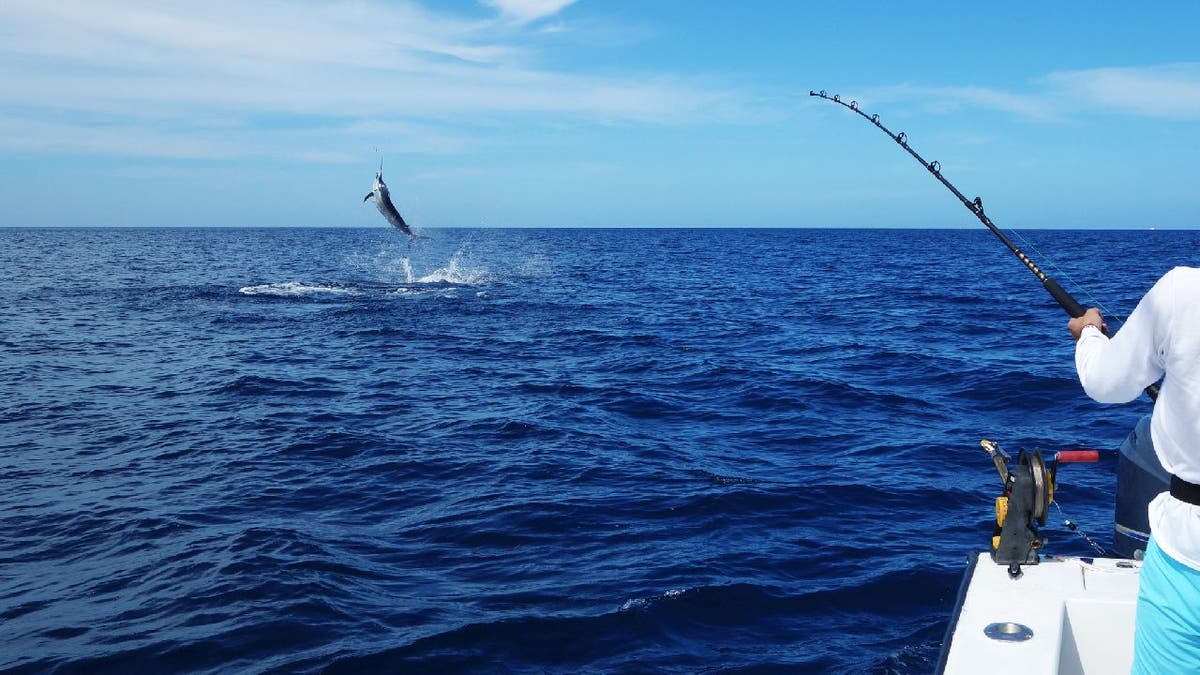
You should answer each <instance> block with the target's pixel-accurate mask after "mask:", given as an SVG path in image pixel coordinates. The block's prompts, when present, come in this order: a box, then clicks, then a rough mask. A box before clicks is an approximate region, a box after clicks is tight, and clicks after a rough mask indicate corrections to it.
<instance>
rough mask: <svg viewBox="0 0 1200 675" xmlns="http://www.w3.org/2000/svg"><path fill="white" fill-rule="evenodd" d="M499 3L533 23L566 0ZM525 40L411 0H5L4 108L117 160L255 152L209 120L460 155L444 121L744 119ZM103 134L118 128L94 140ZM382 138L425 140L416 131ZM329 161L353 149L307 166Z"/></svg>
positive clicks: (714, 92) (1, 47)
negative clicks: (366, 129) (425, 134)
mask: <svg viewBox="0 0 1200 675" xmlns="http://www.w3.org/2000/svg"><path fill="white" fill-rule="evenodd" d="M493 4H494V5H495V6H496V7H497V8H498V9H500V10H501V11H502V12H503V13H504V14H505V16H507V17H509V18H516V19H521V20H530V21H532V20H534V19H536V18H539V17H546V16H550V15H551V14H554V13H556V12H558V11H559V10H561V9H562V8H563V7H565V6H566V5H567V4H569V3H568V2H565V1H564V0H547V1H546V2H524V3H518V2H512V1H510V0H503V1H497V2H495V3H493ZM525 37H529V36H528V35H523V31H522V30H521V29H519V28H518V29H517V30H514V29H513V26H512V24H511V23H505V22H504V21H500V20H470V19H466V18H463V17H460V16H454V15H447V14H444V13H437V12H432V11H429V10H427V9H424V8H423V7H421V6H420V5H417V4H414V3H412V2H389V3H383V2H379V1H378V0H342V1H333V0H309V1H308V2H282V1H279V0H262V1H260V2H254V3H244V2H241V1H240V0H210V1H209V2H205V3H194V2H186V1H183V0H178V1H161V2H160V1H158V0H124V1H121V2H116V1H115V0H108V1H104V0H57V1H56V2H53V3H46V2H41V1H40V0H5V2H3V3H0V107H3V108H4V109H5V114H6V115H7V122H6V123H7V124H8V125H9V126H12V125H14V124H18V122H20V120H25V123H24V128H26V129H31V130H36V129H44V130H46V131H47V132H48V131H50V127H53V128H54V129H55V130H57V131H62V132H65V133H64V134H63V135H61V136H59V137H57V138H54V137H50V136H45V137H41V138H39V137H30V138H22V139H20V144H21V145H22V146H24V147H27V148H28V149H30V150H33V149H34V148H35V147H36V146H37V145H38V143H39V142H40V143H41V144H42V147H43V148H44V149H46V150H50V151H55V152H67V151H70V150H71V148H72V147H73V148H74V149H75V150H77V151H84V152H95V153H113V154H120V149H119V147H118V146H119V144H120V142H129V143H130V146H129V148H127V150H126V152H128V153H131V154H141V153H147V152H153V151H154V147H157V148H158V150H159V151H160V152H162V153H165V154H170V153H173V152H180V153H182V154H184V155H186V156H210V155H218V156H222V155H225V154H228V153H230V152H232V153H234V154H237V153H238V152H240V151H241V150H240V149H241V148H243V147H244V144H243V143H242V142H240V141H241V139H238V140H237V141H234V142H232V143H230V142H225V141H224V140H222V138H221V137H219V135H217V134H216V133H215V131H214V130H213V129H211V128H208V127H206V126H204V123H203V121H204V120H212V119H224V120H226V121H232V124H230V126H231V127H233V129H232V130H230V131H229V136H228V137H229V138H235V137H236V134H235V131H236V128H238V127H241V128H242V129H243V131H244V133H243V134H242V135H243V136H251V135H252V133H251V132H252V131H253V130H254V129H255V128H261V129H265V128H274V129H276V130H278V129H280V128H282V129H288V128H289V127H303V126H305V125H314V126H320V127H322V128H323V129H324V131H325V132H326V133H327V134H342V135H343V139H342V140H344V141H345V142H351V141H353V142H357V141H358V138H357V137H356V136H355V135H354V134H352V133H351V132H352V130H353V128H354V123H355V122H360V123H363V124H366V123H377V124H381V125H388V126H389V128H393V129H395V128H400V127H402V126H403V125H405V124H407V125H421V126H423V127H425V130H426V131H428V130H430V129H438V128H440V129H442V130H443V131H442V133H441V134H435V135H440V137H441V139H440V143H439V145H440V146H441V147H443V148H453V147H455V146H458V147H463V144H465V143H471V142H472V141H471V139H469V138H465V139H459V140H457V141H456V140H454V139H451V138H449V134H450V133H451V132H450V131H447V128H448V125H447V123H446V122H447V120H454V121H457V122H460V123H462V124H459V125H458V127H459V130H458V131H455V132H453V133H459V134H467V135H468V136H469V135H470V134H471V133H472V132H471V131H469V130H470V129H471V128H474V127H478V126H482V125H485V124H487V123H490V122H491V121H492V119H490V118H500V119H509V120H511V119H512V118H513V116H514V115H515V116H526V117H533V118H535V119H537V120H538V121H545V122H554V121H558V120H563V119H566V120H569V121H576V122H578V121H583V122H590V123H622V124H623V123H631V124H637V123H656V124H663V123H678V122H686V121H693V120H698V119H714V118H720V117H722V116H726V117H728V116H736V115H738V114H740V113H741V110H740V103H739V102H738V96H737V94H736V93H735V92H732V91H730V90H729V89H728V88H726V87H723V86H719V85H718V86H712V85H711V84H710V83H706V82H701V81H698V80H695V79H684V78H681V77H673V76H669V75H662V74H654V73H650V74H637V73H634V74H625V75H608V76H599V75H582V74H574V73H570V72H562V71H558V70H554V69H552V68H546V67H541V66H538V65H537V54H536V52H534V51H533V50H532V49H530V48H529V47H528V46H526V45H525V44H522V43H521V42H519V40H521V39H522V38H525ZM39 125H42V126H39ZM45 125H49V126H45ZM98 126H107V127H109V128H108V129H107V131H109V132H112V133H111V134H110V135H108V136H107V138H106V139H104V140H101V139H97V140H92V141H84V140H83V139H86V137H87V135H88V134H89V133H91V132H93V131H95V130H96V129H97V127H98ZM464 128H465V129H467V131H462V129H464ZM139 130H142V131H144V135H141V134H139ZM118 131H119V133H117V132H118ZM206 138H211V139H212V140H204V139H206ZM64 139H73V140H72V141H71V142H68V141H66V140H64ZM326 142H329V141H328V139H326ZM378 142H379V143H380V144H386V145H388V146H399V145H407V144H409V143H410V142H412V143H416V144H420V140H419V139H418V138H416V137H415V135H414V134H411V133H405V132H403V131H401V132H400V135H399V137H391V138H382V139H379V141H378ZM13 144H14V142H13V141H11V140H10V141H8V142H7V143H5V145H6V146H7V147H10V148H11V147H12V146H13ZM152 146H153V147H152ZM328 152H332V153H335V154H336V153H338V152H342V150H341V149H324V150H321V151H320V152H315V153H311V154H310V156H313V157H320V156H325V155H323V153H328Z"/></svg>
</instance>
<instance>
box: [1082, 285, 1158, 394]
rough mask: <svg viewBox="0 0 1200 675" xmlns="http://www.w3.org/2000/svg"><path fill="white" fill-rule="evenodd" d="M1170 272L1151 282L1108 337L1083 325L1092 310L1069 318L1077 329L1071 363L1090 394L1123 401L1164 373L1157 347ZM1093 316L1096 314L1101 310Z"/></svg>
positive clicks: (1092, 326)
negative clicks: (1077, 335) (1074, 317)
mask: <svg viewBox="0 0 1200 675" xmlns="http://www.w3.org/2000/svg"><path fill="white" fill-rule="evenodd" d="M1168 277H1169V273H1168V274H1167V275H1164V276H1163V277H1162V278H1161V279H1159V280H1158V283H1156V284H1154V287H1153V288H1151V289H1150V291H1149V292H1147V293H1146V295H1145V296H1144V297H1143V298H1142V300H1141V302H1139V303H1138V306H1137V308H1136V309H1134V310H1133V313H1132V314H1130V315H1129V319H1128V320H1127V321H1126V322H1125V323H1124V325H1122V326H1121V330H1119V331H1118V332H1117V334H1116V335H1115V336H1114V337H1112V338H1111V339H1110V338H1107V337H1105V336H1104V334H1103V333H1102V332H1101V331H1100V329H1099V328H1098V327H1096V326H1095V324H1094V323H1092V324H1090V325H1084V324H1085V323H1087V318H1088V317H1089V316H1090V315H1091V313H1092V312H1093V311H1094V310H1088V314H1085V315H1084V316H1083V317H1080V319H1072V322H1071V323H1070V324H1068V327H1069V328H1077V329H1078V330H1079V341H1078V342H1077V343H1075V369H1076V370H1077V371H1078V373H1079V382H1080V384H1082V385H1083V390H1084V391H1085V392H1087V395H1088V396H1090V397H1092V398H1093V399H1095V400H1096V401H1099V402H1100V403H1125V402H1127V401H1132V400H1133V399H1135V398H1137V397H1138V395H1139V394H1141V392H1142V390H1143V389H1145V388H1146V387H1147V386H1149V385H1151V384H1153V383H1154V382H1156V381H1158V379H1159V378H1160V377H1162V376H1163V365H1164V364H1163V360H1162V355H1161V353H1160V347H1161V345H1163V343H1164V340H1165V338H1166V326H1167V322H1168V320H1169V319H1170V317H1169V316H1168V315H1167V312H1168V311H1169V310H1168V308H1167V305H1166V304H1165V303H1164V300H1165V299H1166V298H1167V297H1168V293H1169V290H1168V288H1167V287H1168V286H1169V284H1170V280H1169V279H1168ZM1094 317H1095V318H1099V311H1096V313H1095V315H1094ZM1072 332H1074V331H1072Z"/></svg>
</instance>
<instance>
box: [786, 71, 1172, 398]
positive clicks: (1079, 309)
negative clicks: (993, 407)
mask: <svg viewBox="0 0 1200 675" xmlns="http://www.w3.org/2000/svg"><path fill="white" fill-rule="evenodd" d="M808 95H809V96H816V97H817V98H823V99H825V100H826V101H833V102H834V103H836V104H838V105H840V106H842V107H843V108H846V109H848V110H851V111H853V112H856V113H858V114H859V116H860V117H862V118H863V119H865V120H867V121H868V122H870V123H871V124H874V125H875V126H876V127H878V128H879V130H880V131H882V132H883V133H885V134H887V135H888V136H890V137H891V138H892V140H893V141H896V143H897V145H899V146H900V147H902V148H904V149H905V150H907V151H908V154H910V155H912V156H913V159H915V160H917V161H918V162H920V163H921V166H923V167H925V169H926V170H928V171H929V173H931V174H933V177H934V178H936V179H938V181H939V182H941V184H942V185H945V186H946V189H947V190H949V191H950V192H952V193H954V196H955V197H958V201H960V202H962V204H963V206H965V207H967V210H968V211H970V212H971V213H973V214H975V217H976V218H978V219H979V222H981V223H983V224H984V225H985V226H986V227H987V229H988V230H990V231H991V233H992V234H994V235H996V238H997V239H999V240H1000V242H1001V243H1003V244H1004V245H1005V246H1006V247H1008V250H1010V251H1012V253H1013V255H1015V256H1017V259H1018V260H1020V261H1021V263H1022V264H1024V265H1025V267H1026V268H1027V269H1028V270H1029V271H1030V272H1033V275H1034V276H1035V277H1037V278H1038V281H1041V282H1042V286H1043V287H1044V288H1045V289H1046V292H1048V293H1049V294H1050V297H1052V298H1054V300H1055V301H1056V302H1058V304H1059V306H1060V307H1062V308H1063V309H1064V310H1065V311H1066V312H1067V314H1069V315H1071V317H1072V318H1075V317H1080V316H1083V315H1084V313H1085V312H1086V311H1087V309H1086V308H1085V307H1084V306H1083V305H1082V304H1080V303H1079V301H1078V300H1076V299H1075V298H1074V297H1073V296H1072V295H1071V294H1070V293H1068V292H1067V291H1066V289H1064V288H1063V287H1062V286H1059V285H1058V282H1056V281H1055V280H1054V279H1051V278H1050V277H1049V276H1047V275H1046V273H1045V272H1043V271H1042V269H1041V268H1040V267H1038V265H1037V263H1035V262H1033V261H1032V260H1030V259H1029V256H1028V255H1026V254H1025V252H1024V251H1022V250H1021V249H1020V248H1017V245H1016V244H1014V243H1013V242H1012V239H1009V238H1008V236H1007V235H1005V234H1004V233H1003V232H1001V231H1000V228H998V227H996V225H995V223H993V222H992V219H991V218H988V216H987V214H986V213H984V212H983V200H982V199H980V198H979V197H976V198H975V199H967V198H966V196H965V195H963V193H962V192H961V191H959V189H958V188H956V187H954V185H953V184H952V183H951V182H950V181H948V180H946V177H945V176H943V175H942V165H941V164H939V163H938V162H936V161H933V162H927V161H925V158H924V157H922V156H921V155H919V154H917V151H916V150H913V149H912V146H910V145H909V144H908V136H906V135H905V133H904V132H903V131H901V132H900V133H898V134H897V133H892V130H891V129H888V128H887V127H885V126H884V125H883V123H882V122H880V121H879V115H868V114H866V113H865V112H863V111H862V110H861V109H860V108H859V107H858V101H850V102H849V103H846V102H845V101H843V100H842V97H841V96H839V95H837V94H834V95H833V96H830V95H829V94H826V93H825V90H824V89H822V90H821V91H812V90H809V92H808ZM1100 331H1101V332H1103V333H1104V335H1105V336H1107V337H1112V334H1111V333H1110V332H1109V331H1108V328H1107V327H1106V326H1100ZM1146 395H1147V396H1149V397H1150V400H1151V401H1153V400H1155V399H1156V398H1158V385H1155V384H1152V385H1150V386H1149V387H1146Z"/></svg>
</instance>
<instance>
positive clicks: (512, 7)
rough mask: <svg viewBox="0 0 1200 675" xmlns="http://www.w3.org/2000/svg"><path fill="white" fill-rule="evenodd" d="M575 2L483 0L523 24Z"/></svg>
mask: <svg viewBox="0 0 1200 675" xmlns="http://www.w3.org/2000/svg"><path fill="white" fill-rule="evenodd" d="M574 2H575V0H483V4H485V5H488V6H489V7H493V8H495V9H496V10H498V11H499V12H500V14H501V15H502V16H505V17H507V18H509V19H511V20H513V21H515V22H517V23H521V24H524V23H530V22H532V21H537V20H538V19H544V18H545V17H548V16H553V15H555V14H558V13H559V12H561V11H562V10H563V9H564V8H566V7H567V6H568V5H571V4H573V3H574Z"/></svg>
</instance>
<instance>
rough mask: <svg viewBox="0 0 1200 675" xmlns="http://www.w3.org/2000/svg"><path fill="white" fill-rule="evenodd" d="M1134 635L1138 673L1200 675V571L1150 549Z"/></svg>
mask: <svg viewBox="0 0 1200 675" xmlns="http://www.w3.org/2000/svg"><path fill="white" fill-rule="evenodd" d="M1140 576H1141V579H1140V581H1139V582H1138V583H1139V589H1138V602H1137V627H1136V628H1135V629H1134V635H1133V673H1134V675H1164V674H1168V673H1200V570H1195V569H1192V568H1191V567H1188V566H1187V565H1184V564H1183V563H1181V562H1178V561H1176V560H1175V559H1174V558H1172V557H1171V556H1169V555H1167V554H1165V553H1163V552H1162V550H1161V549H1159V548H1158V544H1156V543H1154V537H1151V538H1150V544H1149V545H1148V546H1147V547H1146V556H1145V561H1144V562H1143V564H1142V571H1141V575H1140Z"/></svg>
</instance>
